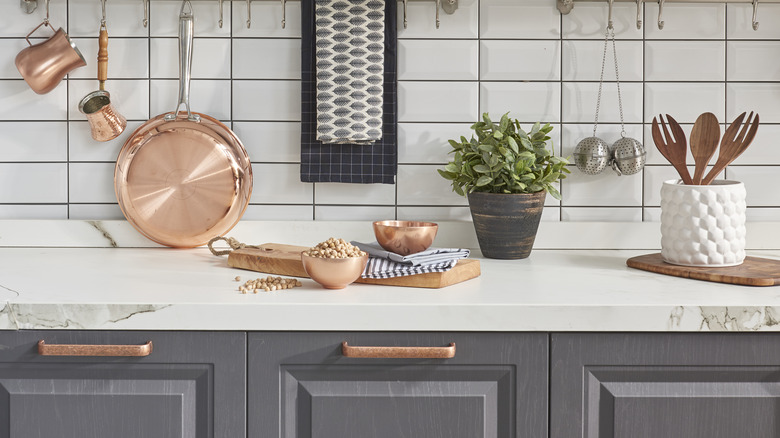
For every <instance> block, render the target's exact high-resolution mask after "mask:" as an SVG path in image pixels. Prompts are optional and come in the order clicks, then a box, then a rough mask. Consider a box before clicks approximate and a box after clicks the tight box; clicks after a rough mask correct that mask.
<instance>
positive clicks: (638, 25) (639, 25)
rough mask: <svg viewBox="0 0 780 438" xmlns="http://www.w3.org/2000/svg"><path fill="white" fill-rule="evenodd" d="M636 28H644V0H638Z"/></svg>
mask: <svg viewBox="0 0 780 438" xmlns="http://www.w3.org/2000/svg"><path fill="white" fill-rule="evenodd" d="M636 29H637V30H640V29H642V0H636Z"/></svg>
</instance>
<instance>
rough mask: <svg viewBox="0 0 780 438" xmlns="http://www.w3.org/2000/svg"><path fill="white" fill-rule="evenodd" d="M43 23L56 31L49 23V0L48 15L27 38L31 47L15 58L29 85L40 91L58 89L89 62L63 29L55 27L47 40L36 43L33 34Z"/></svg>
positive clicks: (43, 92) (47, 1) (17, 66)
mask: <svg viewBox="0 0 780 438" xmlns="http://www.w3.org/2000/svg"><path fill="white" fill-rule="evenodd" d="M42 26H45V27H48V28H50V29H51V30H54V28H53V27H52V25H51V24H50V23H49V0H46V18H44V20H43V22H42V23H41V24H39V25H38V26H36V27H35V29H33V30H32V32H30V33H28V34H27V36H26V37H25V39H26V40H27V44H29V45H30V47H26V48H25V49H23V50H22V51H21V52H19V54H18V55H16V60H15V61H14V63H15V64H16V69H17V70H19V73H20V74H21V75H22V78H24V80H25V82H27V85H29V86H30V88H32V90H33V91H34V92H36V93H38V94H46V93H48V92H49V91H51V90H53V89H55V88H56V87H57V85H59V84H60V82H62V79H63V78H64V77H65V75H67V74H68V73H70V72H71V71H72V70H74V69H76V68H78V67H83V66H85V65H87V61H85V60H84V57H83V56H82V55H81V52H80V51H79V49H78V48H77V47H76V44H75V43H73V41H72V40H71V39H70V38H69V37H68V34H67V33H65V31H64V30H62V28H59V29H58V30H56V31H55V32H54V35H53V36H51V37H50V38H49V39H48V40H46V41H44V42H42V43H38V44H35V45H33V43H31V42H30V35H32V34H33V33H35V31H36V30H38V29H40V28H41V27H42Z"/></svg>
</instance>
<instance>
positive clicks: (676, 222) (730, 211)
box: [661, 180, 747, 266]
mask: <svg viewBox="0 0 780 438" xmlns="http://www.w3.org/2000/svg"><path fill="white" fill-rule="evenodd" d="M746 195H747V192H746V191H745V185H744V184H743V183H741V182H738V181H724V180H721V181H713V183H712V184H711V185H706V186H695V185H685V184H682V182H680V181H677V180H669V181H665V182H664V185H663V187H662V188H661V257H662V258H663V259H664V261H666V262H667V263H672V264H675V265H683V266H736V265H739V264H741V263H742V262H743V261H744V260H745V234H746V230H745V209H746V203H745V197H746Z"/></svg>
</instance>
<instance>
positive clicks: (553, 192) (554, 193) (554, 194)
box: [547, 185, 561, 201]
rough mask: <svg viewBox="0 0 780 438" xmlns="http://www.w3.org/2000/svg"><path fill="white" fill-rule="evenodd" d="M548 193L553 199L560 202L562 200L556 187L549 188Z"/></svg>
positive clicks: (550, 186)
mask: <svg viewBox="0 0 780 438" xmlns="http://www.w3.org/2000/svg"><path fill="white" fill-rule="evenodd" d="M547 193H549V194H550V195H551V196H552V197H553V198H555V199H557V200H559V201H560V200H561V192H559V191H558V189H556V188H555V187H554V186H552V185H549V186H547Z"/></svg>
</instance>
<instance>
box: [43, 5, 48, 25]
mask: <svg viewBox="0 0 780 438" xmlns="http://www.w3.org/2000/svg"><path fill="white" fill-rule="evenodd" d="M43 24H49V0H46V18H44V19H43Z"/></svg>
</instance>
